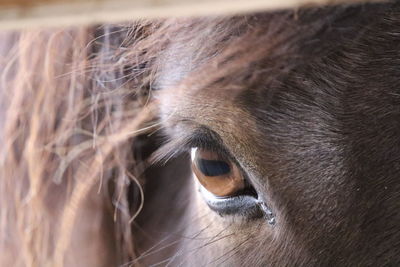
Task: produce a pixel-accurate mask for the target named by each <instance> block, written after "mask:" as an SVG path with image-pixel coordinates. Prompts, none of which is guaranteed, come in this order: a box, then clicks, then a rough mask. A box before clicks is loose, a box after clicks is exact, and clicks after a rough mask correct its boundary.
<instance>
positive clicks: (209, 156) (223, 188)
mask: <svg viewBox="0 0 400 267" xmlns="http://www.w3.org/2000/svg"><path fill="white" fill-rule="evenodd" d="M192 170H193V173H194V174H195V176H196V178H197V180H198V181H199V183H200V184H201V185H202V186H203V187H204V188H205V189H206V190H208V191H209V192H210V193H212V194H214V195H215V196H218V197H230V196H234V195H237V194H238V193H240V192H241V191H243V190H244V189H245V180H244V178H243V175H242V173H241V171H240V170H239V168H238V167H237V166H236V164H235V163H233V162H231V161H230V160H229V159H226V158H224V157H222V156H221V155H219V154H218V153H215V152H212V151H209V150H206V149H201V148H193V149H192Z"/></svg>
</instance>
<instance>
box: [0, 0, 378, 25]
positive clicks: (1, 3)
mask: <svg viewBox="0 0 400 267" xmlns="http://www.w3.org/2000/svg"><path fill="white" fill-rule="evenodd" d="M367 1H368V2H370V1H371V0H34V1H32V0H0V29H22V28H32V27H43V26H50V27H58V26H69V25H83V24H92V23H110V22H121V21H129V20H133V19H138V18H157V17H170V16H201V15H229V14H239V13H248V12H254V11H265V10H273V9H282V8H295V7H299V6H303V5H323V4H337V3H356V2H367ZM372 1H379V0H372Z"/></svg>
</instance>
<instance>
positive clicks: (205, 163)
mask: <svg viewBox="0 0 400 267" xmlns="http://www.w3.org/2000/svg"><path fill="white" fill-rule="evenodd" d="M196 163H197V164H196V165H197V167H198V168H199V170H200V171H201V172H202V173H203V174H204V175H206V176H219V175H224V174H227V173H229V172H230V171H231V168H230V167H229V164H228V163H226V162H225V161H220V160H207V159H197V162H196Z"/></svg>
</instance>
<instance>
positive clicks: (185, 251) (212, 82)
mask: <svg viewBox="0 0 400 267" xmlns="http://www.w3.org/2000/svg"><path fill="white" fill-rule="evenodd" d="M205 21H206V25H208V26H207V27H204V23H205ZM178 23H182V25H185V23H187V22H185V21H182V22H178ZM191 23H193V24H191ZM188 25H190V26H187V25H185V26H187V27H182V30H181V32H179V31H178V33H177V36H176V38H177V40H178V41H177V42H174V41H172V42H171V44H170V45H169V46H168V48H167V49H166V50H165V52H164V54H165V55H164V56H161V60H160V62H159V64H160V66H161V67H159V76H158V79H157V82H156V83H155V84H156V87H157V89H159V90H160V92H159V93H158V92H157V95H158V97H157V98H158V99H159V101H160V103H161V119H162V121H163V124H164V126H165V129H166V132H167V133H168V135H169V138H170V139H171V142H172V143H176V144H175V145H173V146H172V147H174V146H176V145H177V144H179V140H181V139H185V138H186V136H187V135H190V134H193V132H194V131H195V130H196V129H198V128H199V127H207V128H209V129H211V130H212V131H214V132H215V133H216V134H217V135H218V136H219V137H220V138H221V139H222V141H223V143H224V144H225V146H226V147H227V149H228V150H229V151H230V152H231V154H232V155H234V157H235V158H236V159H237V161H238V162H239V164H240V165H241V167H242V168H243V169H244V170H245V171H246V172H247V174H248V175H249V177H250V179H251V181H252V183H253V184H254V185H255V188H256V190H257V191H258V193H259V194H260V195H261V196H262V197H263V199H265V200H266V201H267V203H269V205H271V207H272V209H273V211H274V212H275V213H276V216H277V219H276V220H277V225H276V226H275V227H271V226H270V225H268V224H267V223H266V221H263V219H258V220H245V221H242V220H240V219H239V218H233V219H232V218H227V217H226V216H223V217H220V216H218V215H216V214H214V213H213V212H212V211H209V210H208V207H207V206H206V204H205V203H204V202H202V199H197V198H198V197H197V196H193V195H197V194H199V193H198V192H196V190H195V189H194V188H193V186H189V187H188V188H186V186H184V184H183V185H182V188H181V189H179V190H177V192H176V193H174V194H188V193H185V191H186V190H190V193H189V194H190V196H188V197H187V198H179V199H178V201H177V202H178V203H180V202H185V203H187V206H186V207H181V204H177V202H176V200H172V201H171V202H170V203H167V202H164V204H163V205H162V206H161V207H160V212H162V210H163V209H166V210H167V212H166V213H161V214H157V217H158V216H160V218H166V219H165V220H166V221H168V219H167V218H168V217H169V214H170V212H171V211H172V212H174V213H175V212H177V211H175V210H177V207H178V209H179V207H181V209H184V210H185V212H186V213H188V214H192V215H191V216H192V217H190V216H189V217H190V218H186V219H185V224H186V228H189V229H185V230H184V231H183V235H185V236H189V237H190V238H189V237H188V238H182V239H180V238H178V239H177V240H180V241H179V242H180V246H179V247H178V249H177V250H176V251H174V252H173V253H172V254H171V252H170V255H169V256H168V257H171V258H168V257H167V260H166V261H165V262H164V263H168V264H169V265H170V266H176V265H179V264H181V265H190V266H203V265H204V266H210V265H212V266H214V265H215V266H217V265H223V266H334V265H340V266H377V265H378V266H382V265H397V264H400V256H399V255H400V241H399V240H400V223H399V222H400V212H399V210H400V182H399V181H400V180H399V173H400V161H399V160H400V123H399V121H400V68H399V66H400V50H399V48H400V47H399V45H400V8H399V5H398V4H386V5H364V6H357V7H333V8H321V9H312V10H300V11H298V12H279V13H275V14H258V15H254V16H247V17H238V18H233V19H227V20H225V19H222V20H219V19H215V20H214V19H210V20H199V21H195V22H190V23H189V24H188ZM193 25H194V26H193ZM198 25H200V26H198ZM221 29H222V30H221ZM183 37H184V38H183ZM181 38H183V39H185V38H187V42H182V41H181ZM168 149H170V148H168ZM183 164H187V163H183ZM172 166H173V165H172ZM170 168H171V167H170ZM175 168H176V167H175ZM173 176H174V175H172V176H171V177H168V178H165V179H176V177H173ZM187 178H188V179H189V178H190V177H187ZM158 192H159V193H158V194H159V196H158V197H157V198H159V199H164V197H165V193H163V191H162V190H160V191H158ZM194 203H196V204H194ZM149 212H154V210H151V211H149ZM145 213H146V211H145ZM203 213H204V214H203ZM153 214H154V213H153ZM197 214H199V217H200V218H198V220H193V218H195V217H196V215H197ZM228 217H229V216H228ZM179 218H183V217H175V216H172V220H178V219H179ZM191 220H193V221H191ZM163 221H164V220H163ZM160 227H162V224H161V225H160ZM181 228H182V225H181V224H177V227H172V229H171V227H170V226H168V227H167V229H164V231H168V232H170V231H180V229H181ZM203 228H204V229H203ZM182 229H183V228H182ZM196 234H197V235H196ZM191 235H192V236H191ZM193 235H194V236H195V237H193ZM202 238H203V239H202ZM164 257H166V256H165V255H164ZM145 259H146V260H145V261H144V262H147V263H151V262H152V263H154V262H155V260H154V259H157V261H158V260H162V257H161V258H157V257H153V259H152V258H151V257H147V258H145Z"/></svg>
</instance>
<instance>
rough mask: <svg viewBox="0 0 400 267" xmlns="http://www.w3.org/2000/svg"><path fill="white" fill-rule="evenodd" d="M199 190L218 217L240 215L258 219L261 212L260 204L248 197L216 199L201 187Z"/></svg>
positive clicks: (216, 197) (261, 214)
mask: <svg viewBox="0 0 400 267" xmlns="http://www.w3.org/2000/svg"><path fill="white" fill-rule="evenodd" d="M198 186H199V190H200V192H201V194H202V196H203V198H204V200H205V202H206V203H207V205H208V206H209V207H210V209H212V210H214V211H215V212H217V213H219V214H220V215H233V214H238V213H239V214H240V215H245V216H246V217H250V218H260V217H262V216H263V211H262V209H261V207H260V202H259V201H258V200H257V199H256V198H254V197H253V196H249V195H238V196H233V197H218V196H215V195H213V194H212V193H210V192H209V191H207V189H205V188H204V187H203V186H202V185H200V184H199V185H198Z"/></svg>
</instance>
